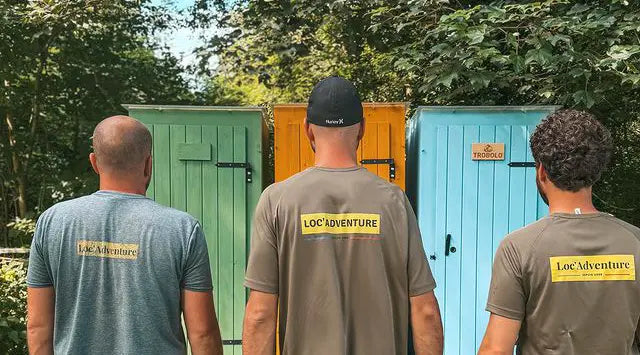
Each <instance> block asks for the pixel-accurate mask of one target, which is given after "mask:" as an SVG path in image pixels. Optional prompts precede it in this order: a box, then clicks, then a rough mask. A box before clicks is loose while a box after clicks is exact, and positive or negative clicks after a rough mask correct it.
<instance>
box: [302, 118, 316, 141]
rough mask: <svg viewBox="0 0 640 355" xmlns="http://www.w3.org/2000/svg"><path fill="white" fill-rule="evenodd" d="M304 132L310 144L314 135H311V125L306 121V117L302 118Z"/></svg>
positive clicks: (314, 138) (313, 139)
mask: <svg viewBox="0 0 640 355" xmlns="http://www.w3.org/2000/svg"><path fill="white" fill-rule="evenodd" d="M304 132H305V133H306V134H307V138H308V139H309V142H310V143H311V145H313V142H314V141H315V140H316V137H315V136H314V135H313V129H312V128H311V125H310V124H309V121H307V118H306V117H305V119H304Z"/></svg>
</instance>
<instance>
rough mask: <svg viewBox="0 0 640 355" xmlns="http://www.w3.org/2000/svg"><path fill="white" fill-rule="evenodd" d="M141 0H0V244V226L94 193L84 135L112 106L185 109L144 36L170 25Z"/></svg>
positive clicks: (166, 66) (170, 61)
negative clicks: (150, 105) (176, 106)
mask: <svg viewBox="0 0 640 355" xmlns="http://www.w3.org/2000/svg"><path fill="white" fill-rule="evenodd" d="M168 13H169V12H167V11H166V9H164V8H161V7H157V6H154V5H152V4H151V2H150V1H145V0H143V1H131V0H123V1H107V0H83V1H76V0H64V1H50V0H35V1H24V0H9V1H2V2H0V28H1V29H2V30H1V31H0V58H2V59H1V60H0V242H2V243H3V244H5V245H7V244H9V245H11V246H17V245H18V243H19V241H18V240H17V239H16V238H12V239H11V240H8V239H9V236H8V233H9V232H8V230H7V229H6V228H3V227H4V226H5V225H6V224H7V223H8V222H9V221H11V220H12V219H13V217H15V216H17V217H21V218H30V217H34V216H36V215H38V214H39V213H41V212H42V211H43V210H44V209H46V208H47V207H49V206H51V205H52V204H53V203H55V202H58V201H60V200H63V199H67V198H71V197H75V196H78V195H82V194H85V193H87V192H89V191H92V190H95V188H96V185H97V180H96V178H95V176H94V174H93V172H92V171H91V169H90V166H89V164H88V163H87V155H88V153H89V152H90V136H91V133H92V130H93V127H94V126H95V124H96V123H97V122H98V121H99V120H101V119H103V118H104V117H106V116H109V115H113V114H118V113H124V112H125V111H124V109H123V108H122V106H121V104H122V103H163V104H172V103H173V104H178V103H193V102H195V101H196V100H197V98H196V95H195V94H193V93H192V92H191V91H190V90H189V87H188V84H187V82H186V81H185V80H184V79H183V77H182V75H181V74H182V73H183V68H181V67H180V66H179V65H178V61H177V59H176V58H174V57H173V56H171V55H170V54H168V53H167V50H166V49H165V48H160V47H159V46H158V45H157V44H156V43H154V42H153V41H152V40H150V36H151V35H152V34H153V33H154V32H155V31H160V30H163V29H166V28H168V27H169V26H172V25H173V23H174V19H172V18H171V17H170V16H169V15H167V14H168Z"/></svg>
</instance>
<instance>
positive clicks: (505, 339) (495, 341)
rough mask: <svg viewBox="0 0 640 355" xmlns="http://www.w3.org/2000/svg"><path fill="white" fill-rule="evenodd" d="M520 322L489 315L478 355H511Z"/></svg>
mask: <svg viewBox="0 0 640 355" xmlns="http://www.w3.org/2000/svg"><path fill="white" fill-rule="evenodd" d="M520 323H521V322H520V321H519V320H514V319H509V318H505V317H501V316H499V315H496V314H491V317H490V318H489V325H488V326H487V332H486V333H485V334H484V339H483V340H482V345H480V351H479V352H478V355H511V354H513V347H514V346H515V345H516V341H517V340H518V332H520Z"/></svg>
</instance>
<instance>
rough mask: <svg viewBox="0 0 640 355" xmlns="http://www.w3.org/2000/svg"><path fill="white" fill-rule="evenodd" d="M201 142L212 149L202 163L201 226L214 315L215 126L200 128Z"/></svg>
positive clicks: (217, 294) (216, 283) (216, 289)
mask: <svg viewBox="0 0 640 355" xmlns="http://www.w3.org/2000/svg"><path fill="white" fill-rule="evenodd" d="M202 142H203V143H210V144H211V147H212V151H211V161H208V162H203V163H202V226H203V230H204V234H205V237H206V238H207V247H208V248H209V264H210V266H211V279H212V284H213V294H214V301H215V306H216V314H219V313H220V277H219V276H218V273H219V270H220V267H219V266H218V254H219V253H218V251H219V249H220V247H219V241H218V228H219V226H218V168H217V167H216V165H215V164H216V162H217V161H218V149H217V148H218V129H217V127H216V126H203V127H202Z"/></svg>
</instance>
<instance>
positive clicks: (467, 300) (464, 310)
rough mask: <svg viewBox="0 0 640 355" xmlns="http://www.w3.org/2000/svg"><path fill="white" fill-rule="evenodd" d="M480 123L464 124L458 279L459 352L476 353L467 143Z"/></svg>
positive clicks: (472, 179)
mask: <svg viewBox="0 0 640 355" xmlns="http://www.w3.org/2000/svg"><path fill="white" fill-rule="evenodd" d="M479 135H480V127H479V126H465V127H464V143H463V147H464V154H463V157H462V160H463V172H462V176H463V183H462V241H461V243H460V246H459V248H458V250H459V253H460V258H461V259H462V261H461V264H462V272H461V280H460V328H461V329H460V354H475V353H476V339H475V335H476V329H475V324H476V299H475V297H473V296H474V295H475V294H476V265H477V259H476V258H477V242H478V238H477V237H478V164H479V163H478V162H477V161H473V160H471V145H472V143H478V142H479Z"/></svg>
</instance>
